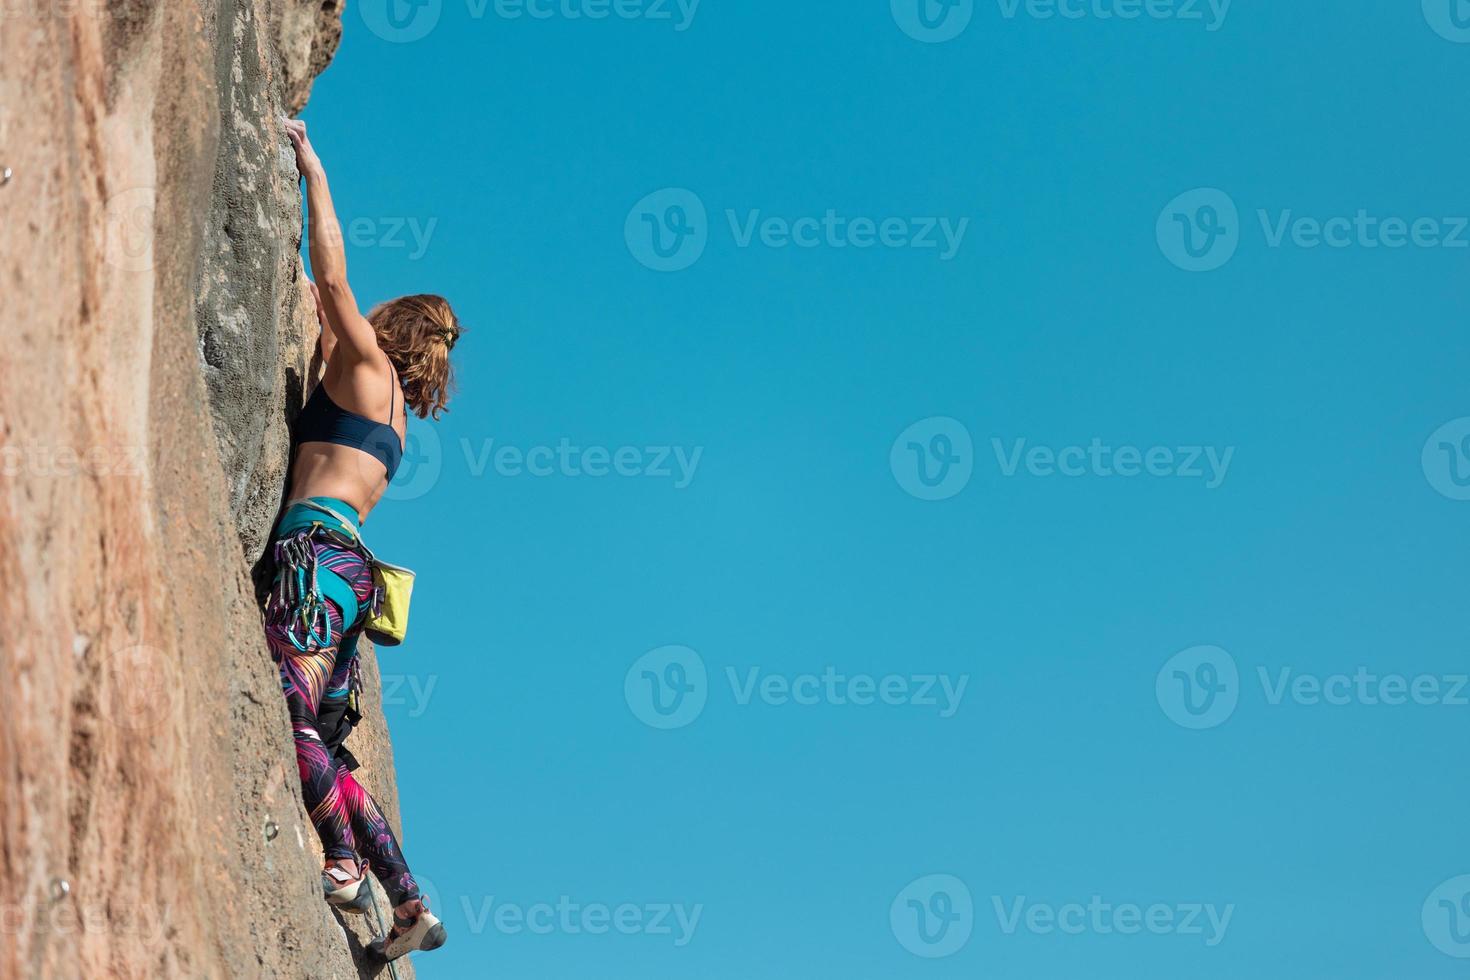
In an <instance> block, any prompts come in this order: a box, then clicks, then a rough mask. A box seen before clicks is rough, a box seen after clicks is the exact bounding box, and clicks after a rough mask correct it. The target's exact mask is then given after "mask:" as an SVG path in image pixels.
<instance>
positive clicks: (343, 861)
mask: <svg viewBox="0 0 1470 980" xmlns="http://www.w3.org/2000/svg"><path fill="white" fill-rule="evenodd" d="M326 867H328V868H341V869H342V870H343V871H345V872H347V873H348V874H350V875H351V876H352V877H354V878H356V877H358V875H359V874H360V873H361V872H360V870H359V869H358V866H357V860H356V859H355V858H327V863H326Z"/></svg>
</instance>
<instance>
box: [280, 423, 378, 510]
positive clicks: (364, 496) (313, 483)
mask: <svg viewBox="0 0 1470 980" xmlns="http://www.w3.org/2000/svg"><path fill="white" fill-rule="evenodd" d="M387 477H388V470H387V468H386V467H385V466H383V463H382V461H381V460H379V459H378V458H377V457H376V456H374V455H372V454H371V453H365V452H363V451H362V450H361V449H353V448H351V447H350V446H338V445H335V444H333V443H330V442H303V443H302V444H301V445H299V446H298V447H296V461H295V463H294V465H293V466H292V479H291V492H290V494H288V495H287V497H286V499H287V500H300V499H301V498H302V497H336V498H337V499H338V500H341V501H343V502H344V503H346V504H347V505H348V506H349V507H352V508H354V509H355V510H356V511H357V519H358V521H359V522H361V521H365V520H367V516H368V513H369V512H370V511H371V510H372V509H373V507H374V506H376V505H377V503H378V501H379V500H380V499H381V498H382V496H383V491H385V490H387V489H388V479H387Z"/></svg>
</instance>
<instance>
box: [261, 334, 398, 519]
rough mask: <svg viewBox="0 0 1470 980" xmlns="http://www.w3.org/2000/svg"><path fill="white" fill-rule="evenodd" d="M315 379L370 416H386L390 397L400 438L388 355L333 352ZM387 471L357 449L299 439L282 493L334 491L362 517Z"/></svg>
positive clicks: (308, 494)
mask: <svg viewBox="0 0 1470 980" xmlns="http://www.w3.org/2000/svg"><path fill="white" fill-rule="evenodd" d="M318 384H321V385H325V386H326V389H327V397H329V398H331V399H332V401H334V402H336V403H337V405H338V406H339V407H341V408H344V409H346V410H347V411H349V412H355V413H356V414H358V415H361V416H363V417H365V418H368V419H371V420H373V421H376V422H384V421H388V415H389V406H390V403H391V404H392V415H393V418H392V421H391V422H390V423H389V424H390V425H391V426H392V428H393V431H394V432H395V433H397V435H398V441H399V443H400V444H402V442H403V436H404V426H405V425H406V417H405V415H404V407H403V399H402V398H398V397H394V395H395V388H396V386H397V384H398V375H397V373H396V372H395V371H394V370H393V367H392V365H391V364H390V363H389V361H388V355H386V354H383V353H379V355H378V357H377V358H376V359H372V360H367V359H363V360H355V361H354V360H353V359H350V358H347V357H340V356H339V357H334V358H332V360H330V361H328V362H327V366H326V370H325V371H323V373H322V379H321V381H319V382H318ZM387 475H388V474H387V469H386V468H385V467H384V466H383V463H382V462H381V461H380V460H378V459H377V458H376V457H374V456H373V455H372V454H371V453H367V452H364V451H363V450H361V449H354V448H352V447H350V446H339V445H335V444H333V443H328V442H303V443H301V445H300V447H299V448H298V449H297V450H296V459H295V460H294V461H293V463H292V478H291V492H290V494H288V495H287V498H286V499H288V500H298V499H300V498H302V497H336V498H337V499H338V500H342V501H345V502H346V503H348V504H350V505H351V506H353V507H355V508H357V517H358V520H359V521H365V520H367V516H368V512H369V511H371V510H372V509H373V507H374V506H375V505H376V504H377V502H378V501H379V500H380V499H381V498H382V496H383V491H385V490H387V489H388V479H387Z"/></svg>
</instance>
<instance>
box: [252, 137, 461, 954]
mask: <svg viewBox="0 0 1470 980" xmlns="http://www.w3.org/2000/svg"><path fill="white" fill-rule="evenodd" d="M286 132H287V135H289V137H290V139H291V144H292V146H293V147H294V148H295V151H296V166H297V169H298V170H300V172H301V176H302V177H303V178H304V179H305V183H306V198H307V207H308V212H309V215H310V218H309V222H310V251H311V267H312V272H313V274H314V275H315V276H316V282H315V284H314V285H313V287H312V291H313V294H314V295H315V296H316V302H317V319H318V321H319V322H320V324H321V340H320V353H321V360H322V362H323V365H324V369H323V372H322V376H321V380H320V382H319V383H318V384H317V386H316V390H315V391H314V392H313V393H312V395H311V397H310V399H309V400H308V401H307V403H306V406H305V407H304V408H303V409H302V411H301V415H300V417H299V418H298V419H297V422H296V427H295V430H294V432H293V438H292V451H293V454H294V459H293V460H292V472H291V490H290V493H289V495H288V497H287V501H288V502H287V505H286V509H285V512H284V513H283V514H282V516H281V519H280V522H279V523H278V524H277V525H276V530H275V534H274V537H273V549H274V552H273V553H274V555H275V558H276V566H277V571H276V581H275V585H274V587H273V588H272V591H271V597H270V600H269V601H268V602H267V604H266V614H265V622H266V639H267V640H268V642H269V644H270V648H271V655H272V657H273V658H274V659H275V661H276V663H277V665H278V666H279V667H280V671H281V687H282V689H283V690H284V692H285V695H286V704H287V706H288V708H289V710H290V715H291V728H292V732H293V733H294V735H295V740H296V761H297V766H298V768H299V769H300V772H301V790H302V795H303V796H304V797H305V800H306V808H307V811H308V812H309V814H310V816H311V821H312V823H313V824H314V825H315V826H316V831H317V834H318V835H319V836H320V837H321V841H322V848H323V851H324V852H325V855H326V866H325V868H324V869H323V871H322V889H323V892H324V893H325V895H326V899H327V901H328V902H330V903H331V904H333V905H335V906H337V907H339V908H342V909H343V910H344V911H351V912H365V911H366V910H367V909H368V908H369V907H370V905H371V901H372V892H371V890H370V887H369V886H368V885H367V884H366V875H367V871H368V870H369V869H371V870H372V872H373V874H374V875H376V876H377V878H378V880H379V881H380V882H382V885H383V889H384V891H386V892H387V894H388V897H389V900H390V901H392V903H393V906H394V908H393V927H392V929H391V931H390V932H389V933H388V935H386V936H384V937H381V938H380V939H379V940H378V941H376V942H375V943H374V944H373V949H374V950H375V951H376V952H377V953H378V954H379V955H380V956H382V957H383V958H385V959H389V960H392V959H396V958H397V957H399V956H403V955H404V954H406V953H408V952H411V951H413V950H427V949H436V948H438V947H439V946H441V945H443V944H444V940H445V932H444V926H443V925H442V924H441V923H440V922H439V920H438V919H437V918H435V916H434V915H433V913H432V912H430V911H429V909H428V907H427V905H426V904H425V901H424V897H423V895H422V894H420V892H419V887H418V884H417V883H416V882H415V881H414V878H413V875H412V874H411V873H410V872H409V870H408V863H407V862H406V861H405V860H404V857H403V852H402V851H401V850H400V849H399V846H398V841H397V839H396V838H395V837H394V836H393V831H392V829H391V828H390V827H389V826H388V821H387V820H386V819H385V818H384V816H383V812H382V810H381V809H380V808H379V807H378V804H377V803H376V801H374V800H373V798H372V796H371V795H369V794H368V792H367V791H366V790H364V789H363V788H362V786H361V785H360V784H359V783H358V782H357V780H356V779H355V778H354V777H353V775H352V770H353V769H355V768H357V762H356V760H355V759H353V758H352V755H351V753H349V752H347V751H346V750H345V749H344V748H343V747H342V741H343V739H345V738H346V737H347V734H348V732H350V731H351V729H352V725H353V724H355V723H356V721H357V714H356V693H357V639H358V636H359V635H360V634H361V632H362V629H363V624H364V621H365V620H366V618H367V617H368V615H369V612H370V611H371V610H372V609H373V608H374V603H375V601H377V600H378V599H380V598H381V596H380V595H379V594H378V593H377V592H376V590H375V584H374V577H373V574H372V567H371V561H370V559H371V554H370V553H366V552H365V551H364V549H363V548H361V547H358V546H355V543H356V542H360V538H359V537H358V534H357V527H358V525H360V523H361V522H362V521H364V520H366V518H367V515H368V512H369V511H371V510H372V509H373V507H374V506H375V505H376V504H377V502H378V500H379V498H381V497H382V495H383V491H384V490H385V489H386V488H387V486H388V481H389V480H391V479H392V478H393V473H394V471H395V470H396V469H397V468H398V464H399V461H400V460H401V459H402V456H403V436H404V431H405V428H406V425H407V414H406V413H407V410H410V409H411V410H412V411H413V412H414V414H415V415H417V416H418V417H419V418H428V417H430V416H433V417H434V418H435V419H437V418H438V417H439V415H440V414H441V413H442V412H443V411H444V410H445V403H446V401H447V398H448V395H449V392H450V389H451V387H452V383H453V370H452V369H451V367H450V363H449V352H450V351H451V350H452V349H453V347H454V343H455V341H456V340H457V339H458V337H459V334H460V326H459V321H458V320H457V319H456V317H455V315H454V312H453V311H452V310H451V309H450V307H449V304H448V303H447V302H446V301H445V300H444V299H443V298H442V297H439V296H428V295H419V296H404V297H402V298H400V299H395V300H392V301H390V302H387V303H384V304H382V305H380V306H378V307H375V308H374V309H373V310H372V311H371V312H369V313H368V315H367V316H365V317H364V316H363V315H362V314H361V313H359V312H358V309H357V303H356V301H355V300H354V298H353V295H352V290H351V289H350V288H349V287H348V285H347V265H346V258H345V256H344V254H343V251H342V233H341V228H340V226H339V225H338V222H337V216H336V213H335V212H334V211H333V208H332V198H331V194H330V193H329V192H328V189H327V178H326V174H325V172H324V171H323V169H322V164H321V160H320V159H318V157H317V155H316V151H315V150H313V148H312V145H311V142H310V141H309V140H308V139H307V136H306V124H305V123H303V122H301V121H299V120H289V121H288V122H287V123H286Z"/></svg>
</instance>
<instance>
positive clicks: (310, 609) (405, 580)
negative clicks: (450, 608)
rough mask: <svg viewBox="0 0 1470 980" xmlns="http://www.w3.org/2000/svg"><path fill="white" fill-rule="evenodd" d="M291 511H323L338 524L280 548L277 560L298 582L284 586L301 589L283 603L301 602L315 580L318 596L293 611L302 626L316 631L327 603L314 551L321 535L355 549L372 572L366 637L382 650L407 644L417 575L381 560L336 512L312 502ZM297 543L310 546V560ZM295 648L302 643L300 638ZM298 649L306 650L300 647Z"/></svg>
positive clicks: (321, 526) (310, 530)
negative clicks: (314, 541) (318, 607)
mask: <svg viewBox="0 0 1470 980" xmlns="http://www.w3.org/2000/svg"><path fill="white" fill-rule="evenodd" d="M286 506H287V509H288V510H289V509H290V508H292V507H297V506H300V507H306V508H309V509H311V510H317V511H321V512H322V513H323V514H326V515H328V516H329V517H331V518H332V523H327V522H325V521H313V522H312V523H311V524H310V525H309V526H308V527H306V528H303V529H302V530H301V531H298V532H297V533H296V534H293V535H291V536H290V537H287V538H283V539H281V540H280V541H278V542H277V543H276V560H277V562H279V563H281V564H280V567H281V568H285V569H290V570H294V576H293V575H283V576H281V579H282V581H286V580H292V581H294V583H295V585H294V587H293V588H294V590H295V591H293V592H292V593H290V594H288V595H285V596H283V597H282V598H286V599H289V600H292V601H293V602H294V601H300V600H301V597H302V594H303V592H304V591H305V590H306V584H305V583H306V575H307V574H308V573H309V575H310V580H311V587H310V592H311V593H312V595H311V596H308V597H307V598H306V599H305V601H304V602H302V605H301V607H300V608H298V607H297V606H296V605H294V604H293V605H291V606H290V607H289V608H291V609H293V610H295V611H296V618H297V620H298V623H299V624H300V625H303V626H304V628H306V629H308V630H311V629H312V628H314V624H315V622H316V620H315V616H316V607H315V603H316V602H319V601H320V599H321V590H320V589H319V588H318V587H317V581H316V556H315V553H314V552H312V549H311V538H312V537H313V536H315V535H317V534H324V535H326V536H327V537H328V538H330V539H331V540H332V541H334V542H336V543H337V544H340V545H342V546H343V547H346V548H351V549H352V550H354V551H356V552H357V553H358V554H360V555H362V557H363V558H364V559H365V560H366V561H367V563H368V567H369V568H370V569H371V570H372V575H373V596H372V601H371V602H370V603H369V605H368V612H367V616H366V617H365V618H364V620H363V632H364V633H366V634H367V636H368V639H370V640H372V641H373V642H374V643H377V644H379V645H380V646H397V645H398V644H400V643H402V642H403V638H404V637H405V636H406V635H407V634H408V607H409V602H410V600H411V599H412V598H413V582H414V573H413V571H412V570H410V569H407V568H404V567H403V566H401V565H393V564H389V563H388V562H385V561H382V560H380V559H379V558H378V557H377V556H376V555H374V554H373V552H372V549H371V548H369V547H368V546H367V544H366V543H365V542H364V541H363V540H362V533H361V532H360V531H358V529H357V525H356V524H354V523H353V522H352V521H350V520H349V519H347V518H346V517H344V516H343V515H341V514H339V513H337V512H336V511H335V510H333V509H331V508H330V507H326V506H323V505H322V504H319V503H317V502H316V501H315V500H311V499H303V500H293V501H291V502H290V503H288V504H287V505H286ZM296 541H302V542H304V546H303V547H304V549H305V552H306V553H309V555H308V554H304V553H303V552H302V550H301V548H299V547H293V542H296ZM308 558H309V560H308ZM322 618H323V620H325V606H324V605H323V606H322ZM295 625H298V624H297V623H293V626H295ZM314 636H315V634H314V633H309V634H308V642H309V641H310V640H311V639H312V638H313V637H314ZM291 642H292V643H295V642H296V639H295V636H294V635H293V636H292V639H291ZM298 649H306V648H305V647H298Z"/></svg>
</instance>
